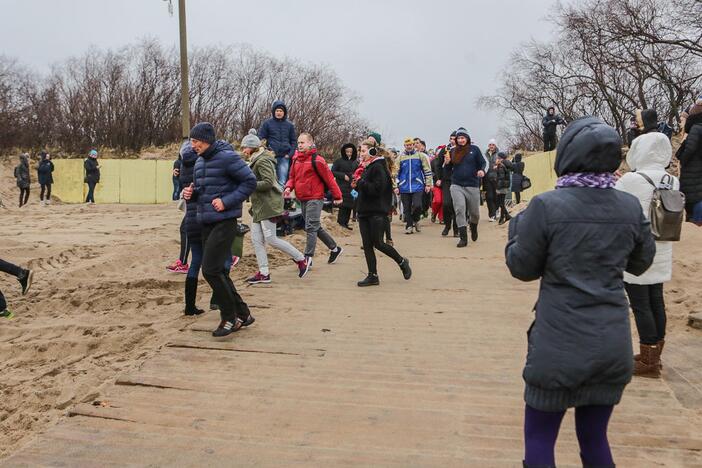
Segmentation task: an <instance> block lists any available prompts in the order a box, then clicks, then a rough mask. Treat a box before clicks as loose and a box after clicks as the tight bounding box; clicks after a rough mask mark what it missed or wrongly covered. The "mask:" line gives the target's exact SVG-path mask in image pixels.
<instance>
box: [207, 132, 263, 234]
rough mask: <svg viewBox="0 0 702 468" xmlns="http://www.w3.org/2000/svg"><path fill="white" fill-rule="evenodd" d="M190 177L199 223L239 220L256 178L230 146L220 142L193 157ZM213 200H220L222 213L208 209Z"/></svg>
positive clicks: (212, 208)
mask: <svg viewBox="0 0 702 468" xmlns="http://www.w3.org/2000/svg"><path fill="white" fill-rule="evenodd" d="M193 178H194V182H195V191H194V192H193V200H194V201H195V202H196V203H197V222H198V223H199V224H214V223H218V222H220V221H223V220H225V219H231V218H239V217H241V204H242V203H243V202H244V200H246V199H247V198H248V197H249V195H251V194H252V193H253V191H254V190H256V176H255V175H254V174H253V172H251V169H249V166H248V165H247V164H246V163H245V162H244V160H243V159H241V157H240V156H239V154H238V153H237V152H236V151H234V148H232V145H230V144H229V143H227V142H226V141H222V140H218V141H215V142H214V143H213V144H212V146H210V147H209V148H208V149H207V151H205V152H204V153H202V154H201V155H200V157H199V158H197V161H196V162H195V172H194V174H193ZM216 198H221V199H222V202H223V203H224V211H222V212H217V211H216V210H215V209H214V207H213V206H212V200H214V199H216Z"/></svg>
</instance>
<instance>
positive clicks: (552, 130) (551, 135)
mask: <svg viewBox="0 0 702 468" xmlns="http://www.w3.org/2000/svg"><path fill="white" fill-rule="evenodd" d="M565 124H566V121H565V120H563V117H561V116H560V115H558V114H556V108H555V107H553V106H549V107H548V109H546V115H544V118H543V119H541V125H542V126H543V127H544V135H543V136H544V151H553V150H555V149H556V145H557V144H558V136H556V129H557V128H558V126H559V125H565Z"/></svg>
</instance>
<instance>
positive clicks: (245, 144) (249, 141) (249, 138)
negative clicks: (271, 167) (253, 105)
mask: <svg viewBox="0 0 702 468" xmlns="http://www.w3.org/2000/svg"><path fill="white" fill-rule="evenodd" d="M260 146H261V140H260V139H259V138H258V136H256V129H255V128H252V129H251V130H249V134H248V135H246V136H245V137H244V138H242V140H241V147H242V148H258V147H260Z"/></svg>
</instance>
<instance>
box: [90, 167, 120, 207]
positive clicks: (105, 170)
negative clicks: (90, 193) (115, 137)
mask: <svg viewBox="0 0 702 468" xmlns="http://www.w3.org/2000/svg"><path fill="white" fill-rule="evenodd" d="M121 163H122V161H120V160H118V159H98V164H99V165H100V183H99V184H97V185H96V186H95V203H119V198H120V196H119V181H120V164H121ZM87 187H88V186H87V184H86V191H87V190H88V189H87Z"/></svg>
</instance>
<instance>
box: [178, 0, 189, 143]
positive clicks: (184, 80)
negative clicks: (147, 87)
mask: <svg viewBox="0 0 702 468" xmlns="http://www.w3.org/2000/svg"><path fill="white" fill-rule="evenodd" d="M178 20H179V22H180V112H181V124H182V126H183V139H187V138H188V137H189V136H190V85H189V84H188V38H187V34H186V31H185V25H186V21H185V0H178Z"/></svg>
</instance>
